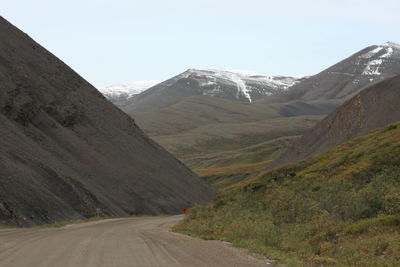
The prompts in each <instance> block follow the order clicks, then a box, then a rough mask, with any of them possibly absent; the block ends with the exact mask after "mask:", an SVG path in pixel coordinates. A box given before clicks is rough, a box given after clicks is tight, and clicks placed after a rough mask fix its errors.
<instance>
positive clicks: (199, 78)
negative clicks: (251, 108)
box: [123, 69, 302, 114]
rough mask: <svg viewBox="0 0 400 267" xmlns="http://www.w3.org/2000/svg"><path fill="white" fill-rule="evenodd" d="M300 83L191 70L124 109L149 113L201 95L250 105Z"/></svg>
mask: <svg viewBox="0 0 400 267" xmlns="http://www.w3.org/2000/svg"><path fill="white" fill-rule="evenodd" d="M300 80H302V78H299V77H289V76H272V75H259V74H253V73H249V72H243V71H242V72H238V71H236V72H235V71H224V70H199V69H189V70H187V71H185V72H183V73H181V74H179V75H177V76H175V77H173V78H171V79H169V80H167V81H164V82H162V83H160V84H157V85H156V86H153V87H151V88H149V89H148V90H146V91H144V92H142V93H141V94H139V95H137V96H135V97H133V98H132V99H131V100H129V101H127V102H126V103H124V105H123V109H124V111H125V112H127V113H128V114H132V113H136V112H146V111H151V110H154V109H157V108H162V107H166V106H168V105H171V104H173V103H176V102H177V101H180V100H182V99H184V98H187V97H190V96H201V95H203V96H212V97H219V98H224V99H228V100H234V101H242V102H247V103H248V102H253V101H255V100H257V99H259V98H260V97H262V96H267V95H273V94H275V93H277V92H279V91H281V90H286V89H287V88H288V87H290V86H292V85H293V84H295V83H297V82H299V81H300Z"/></svg>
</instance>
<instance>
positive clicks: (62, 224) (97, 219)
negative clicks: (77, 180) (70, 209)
mask: <svg viewBox="0 0 400 267" xmlns="http://www.w3.org/2000/svg"><path fill="white" fill-rule="evenodd" d="M106 219H117V218H116V217H109V216H105V217H90V218H87V219H80V220H69V221H59V222H54V223H50V224H42V225H37V226H33V227H32V228H57V227H63V226H66V225H69V224H78V223H87V222H95V221H101V220H106Z"/></svg>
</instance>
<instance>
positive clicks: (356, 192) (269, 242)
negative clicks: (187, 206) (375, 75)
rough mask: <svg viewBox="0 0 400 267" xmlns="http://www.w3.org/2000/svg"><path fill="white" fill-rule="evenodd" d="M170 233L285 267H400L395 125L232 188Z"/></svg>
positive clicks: (399, 155)
mask: <svg viewBox="0 0 400 267" xmlns="http://www.w3.org/2000/svg"><path fill="white" fill-rule="evenodd" d="M175 230H176V231H179V232H183V233H186V234H190V235H193V236H198V237H202V238H205V239H219V240H226V241H229V242H232V243H234V244H235V245H236V246H240V247H246V248H250V249H251V250H253V251H255V252H258V253H262V254H264V255H267V256H268V257H271V258H276V259H278V260H280V261H282V262H283V263H286V264H288V265H289V266H400V123H394V124H390V125H388V126H386V127H385V128H383V129H378V130H374V131H372V132H371V133H369V134H368V135H366V136H362V137H359V138H357V139H354V140H353V141H351V142H348V143H345V144H343V145H341V146H338V147H336V148H334V149H332V150H330V151H329V152H327V153H324V154H322V155H319V156H316V157H312V158H309V159H307V160H304V161H301V162H298V163H296V164H289V165H285V166H283V167H280V168H278V169H274V170H272V171H267V172H261V173H260V174H259V175H258V176H256V177H254V178H252V179H247V180H246V181H244V182H242V183H238V184H234V185H232V186H230V187H228V188H226V189H225V190H223V191H222V192H221V194H220V195H219V197H218V198H217V199H216V200H215V201H214V202H213V203H211V204H209V205H206V206H197V207H195V208H193V209H191V210H190V211H189V213H188V215H187V216H186V218H185V220H184V221H183V222H182V223H180V224H178V225H177V226H175Z"/></svg>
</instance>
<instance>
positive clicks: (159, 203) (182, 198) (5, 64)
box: [0, 18, 215, 225]
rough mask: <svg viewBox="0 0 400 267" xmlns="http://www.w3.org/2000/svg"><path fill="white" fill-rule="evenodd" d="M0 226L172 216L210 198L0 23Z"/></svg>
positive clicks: (66, 71) (87, 89)
mask: <svg viewBox="0 0 400 267" xmlns="http://www.w3.org/2000/svg"><path fill="white" fill-rule="evenodd" d="M0 111H1V112H0V125H1V127H0V136H1V139H0V224H16V225H34V224H42V223H52V222H54V221H63V220H71V219H82V218H87V217H90V216H94V215H96V214H98V213H100V214H102V215H109V216H127V215H132V214H161V213H163V214H165V213H169V214H171V213H172V214H176V213H178V212H179V211H180V209H181V208H184V207H189V206H191V205H193V204H197V203H205V202H207V201H209V200H211V199H212V198H213V197H214V195H215V190H214V189H213V188H211V187H210V186H209V185H208V184H206V183H205V182H204V181H203V180H201V179H199V177H198V176H196V175H195V174H194V173H193V172H191V171H190V170H189V169H188V168H187V167H186V166H184V165H183V164H182V163H181V162H179V161H178V160H176V159H175V158H174V157H173V156H171V155H170V154H169V153H168V152H167V151H166V150H164V149H163V148H162V147H161V146H159V145H158V144H156V143H155V142H154V141H152V140H151V139H149V138H148V137H147V136H146V135H145V134H144V133H143V132H142V131H141V130H140V129H139V128H138V126H137V125H136V124H135V122H134V121H133V120H132V119H131V118H130V117H129V116H127V115H126V114H124V113H123V112H122V111H120V110H119V109H118V108H116V107H115V106H114V105H112V104H111V103H110V102H109V101H107V100H106V99H105V98H104V97H103V96H102V95H101V94H100V93H99V92H98V91H97V90H96V89H95V88H94V87H93V86H91V85H90V84H89V83H88V82H86V81H85V80H84V79H82V78H81V77H80V76H79V75H78V74H76V73H75V72H74V71H73V70H72V69H71V68H69V67H68V66H66V65H65V64H64V63H63V62H61V61H60V60H59V59H57V58H56V57H55V56H54V55H52V54H51V53H50V52H48V51H47V50H45V49H44V48H43V47H41V46H40V45H39V44H37V43H36V42H35V41H33V40H32V39H31V38H29V36H27V35H26V34H24V33H23V32H21V31H20V30H18V29H17V28H15V27H14V26H12V25H11V24H10V23H9V22H7V21H6V20H5V19H4V18H0Z"/></svg>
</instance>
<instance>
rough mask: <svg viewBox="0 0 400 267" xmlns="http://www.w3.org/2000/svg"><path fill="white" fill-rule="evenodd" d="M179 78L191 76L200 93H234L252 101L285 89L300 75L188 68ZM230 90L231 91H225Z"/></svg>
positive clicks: (237, 96)
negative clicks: (200, 89) (199, 88)
mask: <svg viewBox="0 0 400 267" xmlns="http://www.w3.org/2000/svg"><path fill="white" fill-rule="evenodd" d="M181 78H192V79H196V80H197V81H198V82H199V85H200V87H202V89H203V90H202V91H201V94H203V95H209V96H216V97H224V96H225V95H226V94H227V93H228V94H232V93H233V94H234V96H235V98H236V99H237V100H247V101H249V102H252V101H253V100H254V99H257V98H259V97H260V96H266V95H272V94H274V93H275V92H276V91H279V90H286V89H287V88H288V87H290V86H293V85H294V84H296V83H297V82H299V80H300V79H301V77H294V76H280V75H276V76H274V75H264V74H256V73H253V72H250V71H236V70H213V69H204V70H202V69H189V70H187V71H186V72H184V73H183V74H182V75H181ZM227 90H230V91H231V92H227Z"/></svg>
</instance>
